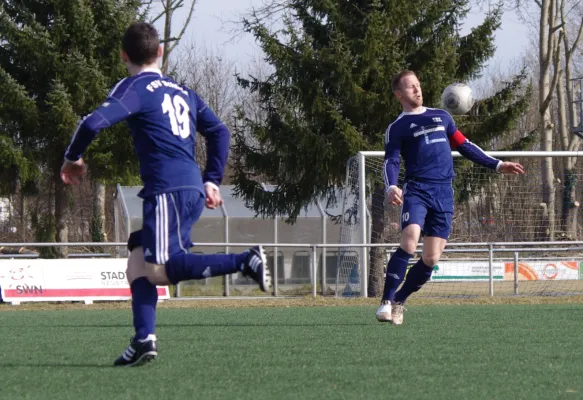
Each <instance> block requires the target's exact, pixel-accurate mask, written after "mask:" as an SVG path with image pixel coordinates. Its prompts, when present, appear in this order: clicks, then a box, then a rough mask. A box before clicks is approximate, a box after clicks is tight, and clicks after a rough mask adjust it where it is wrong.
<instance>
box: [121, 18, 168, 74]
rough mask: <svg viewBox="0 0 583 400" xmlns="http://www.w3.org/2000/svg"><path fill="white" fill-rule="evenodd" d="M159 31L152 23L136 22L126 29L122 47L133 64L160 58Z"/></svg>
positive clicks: (150, 61) (145, 62) (141, 63)
mask: <svg viewBox="0 0 583 400" xmlns="http://www.w3.org/2000/svg"><path fill="white" fill-rule="evenodd" d="M159 46H160V39H158V31H157V30H156V28H154V26H153V25H152V24H148V23H146V22H134V23H133V24H131V25H130V26H129V28H128V29H126V31H125V33H124V35H123V38H122V39H121V48H122V50H123V51H125V52H126V54H127V55H128V58H129V59H130V61H131V62H132V63H133V64H136V65H144V64H149V63H152V62H154V61H156V58H158V47H159Z"/></svg>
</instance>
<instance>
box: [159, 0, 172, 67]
mask: <svg viewBox="0 0 583 400" xmlns="http://www.w3.org/2000/svg"><path fill="white" fill-rule="evenodd" d="M164 7H165V9H166V16H165V20H164V40H165V41H164V54H162V68H161V70H162V72H163V73H164V74H166V73H168V57H169V56H170V45H171V43H170V41H169V40H168V39H170V35H171V34H172V14H174V10H173V8H172V0H166V5H165V6H164Z"/></svg>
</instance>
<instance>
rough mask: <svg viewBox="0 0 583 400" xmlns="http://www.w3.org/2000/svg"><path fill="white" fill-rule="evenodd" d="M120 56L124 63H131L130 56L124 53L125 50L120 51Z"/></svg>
mask: <svg viewBox="0 0 583 400" xmlns="http://www.w3.org/2000/svg"><path fill="white" fill-rule="evenodd" d="M119 55H120V57H121V60H122V61H123V62H124V63H127V62H129V61H130V58H129V57H128V55H127V53H126V52H125V51H123V50H120V52H119Z"/></svg>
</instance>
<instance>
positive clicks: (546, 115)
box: [539, 0, 558, 240]
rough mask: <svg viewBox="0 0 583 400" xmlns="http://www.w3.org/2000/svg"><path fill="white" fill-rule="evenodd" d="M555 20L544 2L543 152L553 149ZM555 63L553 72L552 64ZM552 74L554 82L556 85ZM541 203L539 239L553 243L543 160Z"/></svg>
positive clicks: (549, 183) (548, 175) (551, 190)
mask: <svg viewBox="0 0 583 400" xmlns="http://www.w3.org/2000/svg"><path fill="white" fill-rule="evenodd" d="M554 20H555V9H554V1H553V0H543V1H542V4H541V17H540V27H539V28H540V30H539V63H540V75H539V117H540V123H541V124H540V130H541V132H540V140H541V143H540V147H541V150H542V151H551V150H553V124H552V119H551V110H550V99H551V96H552V91H553V88H552V86H553V84H552V83H551V73H553V72H554V73H555V74H558V71H557V70H556V68H557V67H558V59H557V58H556V57H555V58H553V55H554V54H553V53H554V49H555V46H556V40H555V39H554V38H553V32H552V31H551V27H552V26H553V23H554ZM553 62H554V63H555V65H554V67H555V70H554V71H553V70H552V68H551V67H552V64H553ZM555 77H556V76H555V75H553V83H555V82H556V80H555V79H554V78H555ZM541 175H542V201H543V204H544V205H543V204H541V206H542V208H543V210H544V212H543V213H542V215H544V218H541V224H542V225H541V226H540V227H539V235H541V236H540V237H539V240H553V239H554V237H555V176H554V173H553V159H552V158H551V157H544V158H543V159H542V161H541Z"/></svg>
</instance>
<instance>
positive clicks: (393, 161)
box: [383, 126, 403, 206]
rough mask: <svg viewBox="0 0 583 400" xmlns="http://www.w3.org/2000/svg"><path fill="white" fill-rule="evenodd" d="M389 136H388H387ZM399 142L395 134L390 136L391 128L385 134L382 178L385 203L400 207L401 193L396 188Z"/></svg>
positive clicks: (399, 151)
mask: <svg viewBox="0 0 583 400" xmlns="http://www.w3.org/2000/svg"><path fill="white" fill-rule="evenodd" d="M389 135H390V136H389ZM400 153H401V140H400V138H399V137H398V136H397V134H396V132H394V133H393V134H392V135H391V126H389V128H388V129H387V132H386V134H385V161H384V168H383V178H384V181H385V193H386V197H385V203H388V204H391V205H395V206H400V205H401V204H403V191H402V190H401V189H399V187H397V179H398V177H399V169H400V164H401V159H400Z"/></svg>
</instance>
